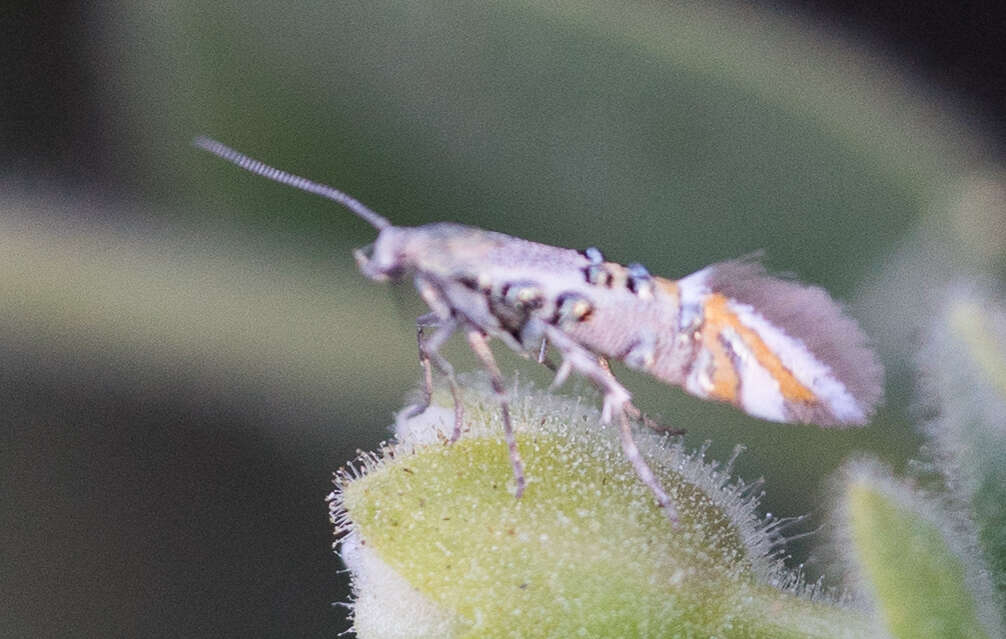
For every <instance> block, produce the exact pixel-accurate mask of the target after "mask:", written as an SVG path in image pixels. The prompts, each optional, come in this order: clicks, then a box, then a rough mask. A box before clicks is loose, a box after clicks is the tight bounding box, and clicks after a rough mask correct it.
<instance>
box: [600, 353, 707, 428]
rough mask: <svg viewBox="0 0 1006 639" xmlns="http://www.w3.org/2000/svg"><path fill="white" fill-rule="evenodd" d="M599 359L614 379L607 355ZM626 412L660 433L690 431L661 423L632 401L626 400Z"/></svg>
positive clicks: (630, 416) (631, 417)
mask: <svg viewBox="0 0 1006 639" xmlns="http://www.w3.org/2000/svg"><path fill="white" fill-rule="evenodd" d="M597 361H598V363H599V364H600V365H601V368H603V369H604V370H606V371H607V372H608V375H610V376H611V377H612V379H614V377H615V374H614V373H612V372H611V363H610V362H608V359H607V358H606V357H598V358H597ZM602 390H603V389H602ZM625 413H626V414H627V415H628V416H629V418H630V419H631V420H632V421H634V422H639V423H640V424H642V425H643V426H646V427H647V428H649V429H650V430H655V431H657V432H658V433H664V434H667V435H671V436H678V435H684V434H686V433H687V432H688V431H687V430H685V429H684V428H672V427H670V426H668V425H667V424H661V423H660V422H658V421H657V420H655V419H653V418H652V417H650V416H649V415H647V414H646V413H644V412H643V411H642V410H640V409H639V408H638V407H637V406H636V405H635V404H633V403H632V402H631V401H628V402H625Z"/></svg>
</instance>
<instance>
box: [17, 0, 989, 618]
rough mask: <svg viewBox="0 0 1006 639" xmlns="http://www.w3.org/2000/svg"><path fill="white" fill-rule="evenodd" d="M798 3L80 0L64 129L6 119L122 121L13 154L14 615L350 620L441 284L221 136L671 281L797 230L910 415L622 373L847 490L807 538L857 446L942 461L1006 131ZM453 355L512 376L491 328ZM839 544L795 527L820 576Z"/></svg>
mask: <svg viewBox="0 0 1006 639" xmlns="http://www.w3.org/2000/svg"><path fill="white" fill-rule="evenodd" d="M784 13H786V12H785V11H783V10H781V8H780V5H776V6H775V7H774V8H761V9H758V8H754V7H752V6H749V5H743V6H741V5H720V4H700V5H687V6H678V5H671V4H664V3H630V4H624V5H623V4H621V3H619V4H614V3H610V4H609V3H602V2H586V1H585V2H548V3H545V2H507V3H494V4H491V5H483V4H480V3H470V4H467V3H466V4H456V3H432V2H421V3H418V2H417V3H405V2H385V1H384V0H374V1H372V2H367V3H320V2H319V3H311V2H304V3H296V4H276V3H240V2H220V3H213V4H212V5H206V4H203V3H196V2H181V3H173V4H166V5H161V4H157V3H121V4H120V3H107V4H102V5H101V6H100V7H97V8H90V9H87V10H83V9H81V10H80V11H79V12H78V13H73V14H72V16H71V17H72V20H73V28H72V29H70V30H69V31H70V32H71V33H72V35H73V38H72V41H66V42H53V43H52V46H55V47H59V46H67V47H71V48H72V50H73V51H74V52H76V53H78V54H79V55H77V56H74V57H73V61H72V64H71V65H70V66H67V67H59V68H58V69H56V70H55V71H56V72H55V73H52V71H53V69H48V68H47V67H45V66H44V65H39V66H38V68H36V69H34V70H33V68H32V66H31V65H30V64H29V65H27V66H25V67H24V71H23V72H22V73H20V74H16V73H15V74H12V75H10V76H8V80H9V81H14V82H22V83H28V84H27V85H26V86H29V87H31V86H34V85H32V84H31V83H37V85H38V86H39V87H41V86H44V85H45V84H46V83H50V82H62V83H67V82H69V83H70V84H69V85H64V88H66V86H69V90H64V91H63V93H62V94H61V95H63V96H64V98H63V99H64V102H65V103H63V104H61V107H62V109H64V111H65V112H64V111H61V110H59V109H56V111H58V113H59V114H61V116H60V117H55V115H54V114H49V113H47V112H43V113H36V114H31V115H34V116H36V117H26V116H24V115H23V113H22V112H21V111H17V110H16V109H15V110H12V111H11V112H10V113H14V114H15V115H16V117H15V116H12V117H7V118H5V120H4V123H3V126H4V133H5V136H9V139H12V140H22V141H23V140H25V139H42V140H51V139H56V138H58V137H59V134H60V132H61V131H62V130H63V129H66V130H68V131H71V130H72V131H76V132H80V131H84V132H85V134H84V135H81V136H79V138H75V140H76V141H75V142H74V141H71V142H68V143H67V144H66V145H65V146H61V147H59V149H57V150H54V149H49V152H48V153H40V154H38V156H30V155H18V154H16V153H8V154H7V155H0V161H3V163H4V164H3V165H0V209H2V211H3V214H2V216H0V343H2V347H0V358H2V360H0V380H2V383H0V406H2V411H0V413H2V415H3V423H4V427H3V438H4V439H3V442H2V444H3V446H2V450H0V462H2V468H3V469H4V470H3V477H2V488H0V491H2V493H0V494H2V500H3V505H4V511H5V520H7V521H5V523H4V525H3V527H2V530H0V541H2V547H3V548H4V551H5V552H4V556H3V559H2V561H3V562H4V563H5V564H6V565H5V567H4V568H3V573H4V578H3V580H2V582H3V583H2V584H0V589H3V590H5V591H6V592H5V599H6V600H7V601H8V604H6V605H5V608H6V612H5V614H4V615H3V617H2V619H0V634H3V635H4V636H36V637H38V636H145V637H150V636H335V635H336V634H337V633H338V632H340V631H341V630H343V629H345V628H346V626H347V622H346V621H345V619H344V616H345V611H344V610H343V609H342V608H340V607H333V606H331V605H330V604H331V602H335V601H340V600H345V599H346V597H347V596H348V584H347V580H346V577H345V575H342V574H340V569H341V566H340V564H339V562H338V559H337V558H336V557H335V556H334V555H333V554H332V552H331V549H330V546H331V542H332V541H333V540H332V537H331V530H330V525H329V523H328V520H327V510H326V506H325V503H324V501H323V500H324V497H325V495H326V494H327V492H328V491H329V488H330V484H329V480H330V473H331V472H332V471H333V470H335V469H336V468H337V467H338V466H340V465H341V464H343V463H345V462H346V461H348V460H349V459H351V458H352V457H353V456H354V451H355V450H356V449H358V448H360V449H372V448H374V446H375V444H376V443H377V442H378V441H380V440H381V439H383V438H385V437H387V436H388V430H387V424H389V423H390V421H391V416H392V413H393V412H394V411H395V410H396V409H398V408H399V407H400V406H401V405H402V401H403V397H404V395H405V393H406V392H407V391H409V390H410V389H411V388H412V387H413V386H414V385H415V384H416V383H417V382H418V377H419V369H418V366H417V363H416V354H415V335H414V318H415V317H416V316H417V315H419V314H421V313H422V312H424V311H423V308H422V306H421V304H420V302H419V301H418V300H417V299H416V296H415V295H414V293H413V291H412V290H411V287H409V286H408V285H405V286H398V287H388V286H381V285H377V284H372V283H370V282H368V281H366V280H364V279H363V278H362V276H360V275H359V274H358V273H357V272H356V270H355V266H354V264H353V260H352V257H351V254H350V252H351V249H352V248H354V247H357V246H360V245H363V244H366V243H368V242H369V241H370V240H371V238H372V237H373V232H372V229H371V228H370V227H369V226H367V225H366V224H365V223H363V222H362V221H360V220H357V219H355V218H353V217H351V216H349V215H348V214H346V213H344V212H343V211H342V210H341V209H339V208H337V207H335V206H334V205H332V204H331V203H328V202H325V201H321V200H320V199H318V198H316V197H313V196H310V195H307V194H303V193H298V192H296V191H293V190H291V189H288V188H284V187H281V186H278V185H276V184H273V183H270V182H267V181H265V180H262V179H259V178H255V177H253V176H250V175H248V174H246V173H243V172H241V171H239V170H237V169H235V168H234V167H232V166H230V165H228V164H226V163H224V162H222V161H220V160H218V159H215V158H213V157H211V156H209V155H207V154H204V153H200V152H198V151H196V150H194V149H193V148H191V147H190V146H189V142H190V140H191V138H192V137H193V136H194V135H198V134H205V135H209V136H212V137H216V138H218V139H220V140H222V141H224V142H225V143H227V144H229V145H231V146H234V147H236V148H238V149H240V150H242V151H244V152H246V153H249V154H251V155H253V156H255V157H258V158H260V159H262V160H265V161H267V162H269V163H271V164H274V165H276V166H279V167H281V168H285V169H287V170H290V171H292V172H295V173H299V174H301V175H304V176H307V177H310V178H313V179H316V180H319V181H322V182H328V183H331V184H333V185H334V186H337V187H338V188H341V189H344V190H346V191H348V192H349V193H351V194H353V195H355V196H356V197H358V198H359V199H361V200H362V201H364V202H366V203H367V204H368V205H370V206H371V207H373V208H374V209H376V210H377V211H379V212H382V213H383V214H384V215H386V216H388V217H389V218H391V219H392V220H393V221H394V222H396V223H398V224H402V225H410V224H421V223H425V222H430V221H438V220H452V221H457V222H461V223H466V224H472V225H476V226H481V227H486V228H490V229H493V230H498V231H502V232H505V233H509V234H512V235H517V236H521V237H525V238H528V239H533V240H536V241H540V242H545V243H549V244H556V245H560V246H567V247H576V248H582V247H586V246H592V245H596V246H598V247H600V248H601V249H602V250H603V251H604V252H605V254H606V256H608V257H609V258H610V259H614V260H617V261H621V262H629V261H639V262H642V263H643V264H645V265H646V266H647V267H648V268H649V269H650V270H651V271H653V272H654V273H658V274H661V275H666V276H669V277H680V276H683V275H685V274H687V273H689V272H691V271H694V270H697V269H699V268H701V267H702V266H704V265H706V264H708V263H710V262H713V261H717V260H721V259H726V258H731V257H737V256H742V255H746V254H749V253H751V252H753V251H757V250H762V249H763V250H764V251H765V256H766V258H765V259H766V263H767V264H768V265H769V267H770V268H772V269H773V270H776V271H783V272H790V273H793V274H795V275H797V276H798V277H799V278H800V279H802V280H804V281H807V282H813V283H816V284H820V285H822V286H824V287H826V288H827V289H828V290H829V291H831V292H832V294H833V295H835V296H836V297H838V298H840V299H842V300H844V301H846V302H847V303H848V304H849V308H850V312H851V313H852V314H853V315H855V316H856V317H857V318H858V319H860V321H861V322H862V324H863V325H864V327H865V328H866V329H867V331H868V333H869V334H870V335H871V336H872V337H873V339H874V340H875V342H876V343H877V346H878V348H879V350H880V352H881V353H882V355H883V358H884V360H885V363H886V365H887V367H888V370H889V376H888V402H887V404H886V406H885V407H884V408H883V409H882V410H881V412H880V414H879V415H878V417H877V419H876V420H875V422H874V423H873V424H871V425H870V426H869V427H868V428H866V429H858V430H850V431H824V430H820V429H817V428H813V427H797V426H784V425H775V424H766V423H763V422H760V421H758V420H754V419H751V418H748V417H745V416H743V415H740V414H739V413H738V412H737V411H735V410H732V409H730V408H729V407H724V406H719V405H712V404H708V403H705V402H701V401H698V400H695V399H692V398H689V397H686V396H685V395H684V394H683V393H681V392H680V391H679V390H677V389H668V388H667V387H664V386H662V385H660V384H658V383H656V382H653V381H652V380H649V379H646V378H644V377H642V376H640V375H636V374H631V373H628V372H625V371H622V375H623V377H624V381H626V382H627V384H628V386H629V388H630V389H632V390H633V391H634V392H635V393H636V396H637V398H638V403H639V404H640V405H641V406H642V407H643V408H644V409H645V410H647V411H649V412H651V413H654V414H659V415H662V416H663V417H664V418H665V419H666V420H667V421H669V422H670V423H672V424H674V425H676V426H682V427H686V428H688V430H689V434H688V436H687V438H686V441H687V442H688V443H689V444H690V445H692V446H699V445H701V444H702V443H703V442H704V441H705V440H710V441H711V442H712V444H711V446H710V449H709V456H710V457H711V458H714V459H725V458H727V457H728V456H729V455H730V451H731V450H732V448H733V447H734V445H735V444H737V443H743V444H745V445H746V446H747V447H748V452H747V453H745V454H744V455H743V456H742V457H741V458H740V461H739V462H738V464H737V471H738V474H739V475H740V476H742V477H744V478H746V479H749V480H753V479H756V478H758V477H764V478H765V490H766V493H767V494H766V497H765V500H764V509H765V510H766V511H767V512H771V513H773V515H775V516H779V517H789V516H797V515H801V514H804V513H810V514H811V515H812V517H811V520H810V522H809V523H808V524H806V525H805V526H803V528H801V529H795V530H794V533H798V532H803V531H813V530H815V529H816V528H817V527H819V526H821V525H822V524H824V523H825V521H826V517H825V514H826V511H827V507H826V496H827V477H828V475H829V474H830V473H831V472H832V471H833V470H834V469H835V468H836V467H837V466H838V464H839V463H840V461H841V460H842V459H844V458H847V457H848V456H850V455H854V454H855V453H856V451H865V450H871V451H875V452H876V453H877V454H879V455H880V456H881V457H883V458H884V459H886V460H888V461H890V462H891V463H892V464H894V465H895V466H896V467H898V468H902V469H903V468H905V467H906V466H908V465H909V460H910V459H912V458H913V457H914V456H916V455H917V452H918V447H919V444H920V441H921V440H920V438H919V437H918V435H917V434H916V431H915V430H914V429H913V426H912V423H913V422H916V421H918V420H919V419H920V418H922V417H924V416H922V415H919V414H918V411H917V410H916V411H913V409H912V408H911V406H912V401H913V400H912V388H913V383H912V379H911V365H910V360H911V357H912V354H913V352H914V351H915V349H916V348H917V347H918V339H917V327H918V326H919V324H920V323H921V320H923V319H925V317H926V314H927V311H928V309H930V308H931V305H932V303H933V300H934V299H935V297H936V296H937V295H938V294H939V292H940V290H941V288H942V286H943V285H944V284H946V283H947V282H949V281H951V280H954V279H956V278H959V277H965V278H974V277H984V278H990V279H993V280H994V279H996V278H998V277H999V276H1000V275H1001V271H1002V266H1003V263H1002V259H1001V256H1002V252H1003V251H1002V249H1003V247H1004V245H1006V229H1004V228H1003V223H1002V213H1003V205H1004V202H1006V190H1004V180H1003V175H1004V174H1003V172H1002V164H1001V155H1000V148H999V147H998V146H997V142H998V140H997V139H996V138H991V139H990V138H989V137H988V136H986V135H985V133H984V131H986V130H990V129H995V126H996V125H995V122H994V118H992V119H991V120H990V119H983V117H982V116H978V115H975V112H974V111H973V110H972V108H971V106H969V105H970V103H967V102H965V101H951V100H949V99H948V98H946V97H945V96H942V95H941V94H940V93H938V91H937V90H936V89H934V88H932V87H931V86H928V85H927V84H926V83H925V82H923V81H921V80H920V79H919V78H916V77H913V76H909V75H906V74H905V73H903V72H901V71H899V69H898V67H896V66H894V64H893V63H892V62H891V60H889V59H888V58H884V57H881V56H880V55H879V54H878V53H876V49H873V48H871V47H869V46H867V45H865V44H864V43H863V42H862V41H858V40H855V39H852V38H849V37H845V38H839V37H837V36H834V35H832V34H831V33H829V32H828V30H827V29H825V28H822V26H821V25H820V24H818V25H817V26H810V25H809V23H805V22H803V21H801V20H799V19H797V18H794V17H791V16H785V15H783V14H784ZM62 17H63V18H64V19H66V14H62ZM57 31H58V30H57ZM60 33H62V32H60ZM848 35H849V34H847V36H848ZM8 42H14V43H15V44H14V45H10V44H9V45H8V46H10V47H11V48H12V49H13V48H14V47H15V46H16V45H17V43H18V42H19V40H17V38H15V39H14V40H13V41H11V40H9V41H8ZM25 46H29V51H31V46H35V47H37V46H39V45H38V43H37V42H35V43H28V42H27V39H26V42H25ZM16 54H17V52H16V51H15V52H14V55H16ZM26 59H27V60H29V62H30V60H31V56H30V55H28V56H26ZM23 88H24V87H22V89H23ZM39 90H42V89H41V88H40V89H39ZM29 92H30V89H29ZM75 96H76V97H77V98H78V101H77V102H75ZM77 106H79V108H75V107H77ZM54 113H55V112H54ZM66 114H71V115H66ZM50 116H53V117H52V120H51V122H52V124H51V127H50V126H49V125H47V124H45V123H46V122H48V121H49V120H48V119H47V118H49V117H50ZM40 121H41V122H43V124H42V128H39V122H40ZM75 144H76V145H77V146H74V145H75ZM84 144H86V145H87V146H86V147H83V146H81V145H84ZM9 148H10V147H9ZM61 154H62V155H61ZM67 166H71V167H72V169H73V170H72V171H69V172H65V171H64V170H63V169H65V168H66V167H67ZM54 167H55V168H54ZM60 167H62V168H60ZM66 175H71V176H72V177H70V178H67V177H66ZM445 353H446V355H447V356H448V358H449V359H451V360H452V361H454V362H455V365H456V366H457V367H458V368H459V369H461V370H467V369H472V368H474V367H475V363H474V359H473V358H472V357H471V356H470V355H469V354H468V353H467V352H466V349H465V348H464V345H463V344H461V343H452V344H451V345H450V346H448V347H447V348H446V349H445ZM497 353H498V355H499V358H500V361H501V366H502V368H503V369H504V371H507V372H513V371H518V374H519V375H520V376H521V377H522V378H532V379H536V380H540V381H541V382H543V383H547V380H548V378H549V376H548V375H547V374H546V372H543V371H540V370H537V369H536V368H534V367H533V366H532V365H531V364H529V363H528V362H525V361H523V360H520V359H519V358H517V357H515V356H513V355H511V354H508V353H504V352H503V351H502V350H500V349H497ZM566 392H570V390H568V389H567V391H566ZM826 538H827V532H826V531H821V532H817V533H814V534H811V535H810V536H808V537H805V538H803V539H801V540H799V541H798V542H796V543H794V544H793V546H792V547H791V549H790V552H791V553H792V555H793V558H792V563H793V564H794V565H796V564H799V563H803V562H805V561H808V560H809V561H810V562H811V563H810V565H809V566H808V574H809V575H810V576H811V577H812V578H816V576H817V575H818V574H820V573H821V572H822V571H824V572H826V570H824V569H823V567H822V565H821V563H820V561H818V560H819V553H818V550H817V548H819V547H820V546H821V545H822V543H823V541H824V540H825V539H826ZM827 583H837V582H835V581H828V582H827Z"/></svg>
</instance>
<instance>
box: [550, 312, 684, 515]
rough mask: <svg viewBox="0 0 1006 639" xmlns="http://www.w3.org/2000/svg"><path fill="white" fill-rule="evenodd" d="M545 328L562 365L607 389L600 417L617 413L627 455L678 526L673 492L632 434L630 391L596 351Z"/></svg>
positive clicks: (638, 474) (609, 419) (561, 333)
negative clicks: (644, 454) (665, 486)
mask: <svg viewBox="0 0 1006 639" xmlns="http://www.w3.org/2000/svg"><path fill="white" fill-rule="evenodd" d="M546 331H547V334H548V338H549V341H550V342H551V343H552V345H553V346H555V347H556V349H558V350H559V352H561V353H562V356H563V361H562V367H561V368H562V369H569V370H575V371H576V372H578V373H580V374H581V375H584V376H585V377H586V378H587V379H589V380H590V381H591V382H593V383H594V384H595V385H596V386H597V387H598V388H600V389H601V392H602V393H604V408H603V410H602V411H601V420H602V421H604V422H606V423H610V422H611V418H612V417H613V416H616V415H617V417H618V420H619V439H620V440H621V443H622V450H623V451H624V452H625V457H626V458H627V459H628V460H629V463H631V464H632V467H633V469H634V470H635V471H636V475H637V476H639V479H640V480H641V481H642V482H643V483H644V484H646V486H647V488H649V489H650V492H651V493H653V496H654V498H655V499H656V500H657V504H658V505H659V506H660V508H661V509H663V511H664V514H665V515H667V518H668V519H669V520H670V521H671V524H672V525H674V526H677V524H678V510H677V508H675V506H674V502H673V501H672V500H671V498H670V496H668V494H667V493H666V492H664V489H663V487H662V486H661V485H660V482H659V481H658V480H657V477H656V475H654V474H653V470H652V469H651V468H650V466H649V464H647V463H646V460H645V459H644V458H643V454H642V453H640V452H639V447H638V446H636V440H635V439H634V438H633V436H632V424H631V422H630V421H629V415H628V414H627V412H626V410H625V407H626V404H629V403H630V400H631V398H632V397H631V395H630V394H629V391H627V390H626V389H625V387H624V386H622V385H621V384H620V383H619V381H618V380H617V379H615V376H614V375H612V374H611V370H610V369H608V368H607V367H606V366H602V365H601V362H599V361H598V358H597V357H596V356H595V355H594V354H593V353H591V352H590V351H588V350H587V349H585V348H583V347H582V346H580V345H579V344H577V343H576V342H575V341H573V339H572V338H571V337H569V336H568V335H566V334H565V333H564V332H562V331H561V330H560V329H558V328H556V327H554V326H550V327H548V328H547V329H546Z"/></svg>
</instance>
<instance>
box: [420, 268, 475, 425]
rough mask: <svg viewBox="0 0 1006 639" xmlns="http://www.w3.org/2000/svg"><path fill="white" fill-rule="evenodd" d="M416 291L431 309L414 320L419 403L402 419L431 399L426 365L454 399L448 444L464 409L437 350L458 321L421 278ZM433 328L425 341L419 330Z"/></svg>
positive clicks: (450, 372) (461, 421)
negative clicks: (420, 375)
mask: <svg viewBox="0 0 1006 639" xmlns="http://www.w3.org/2000/svg"><path fill="white" fill-rule="evenodd" d="M416 289H417V290H418V291H419V295H420V296H421V297H422V298H423V301H425V302H426V303H427V305H429V307H430V308H431V309H432V311H431V312H430V313H427V314H426V315H422V316H420V317H419V318H418V319H416V342H417V345H418V347H419V362H420V364H421V365H422V367H423V403H422V405H417V406H413V407H411V408H409V409H408V412H407V413H406V417H414V416H415V415H419V414H420V413H422V412H423V411H425V410H426V409H427V408H429V406H430V401H431V399H432V396H433V372H432V371H431V367H430V364H431V362H432V364H433V366H436V367H437V370H439V371H440V372H441V373H442V374H443V375H444V376H445V377H446V378H447V384H448V386H449V387H450V389H451V397H452V398H453V399H454V429H453V430H452V432H451V439H450V441H451V442H452V443H453V442H456V441H457V440H458V439H459V438H460V437H461V429H462V427H463V425H464V417H465V409H464V405H463V404H462V403H461V389H460V387H459V386H458V382H457V379H456V377H455V375H454V367H453V366H451V363H450V362H448V361H447V360H446V359H445V358H444V357H443V355H441V354H440V352H439V351H440V347H441V346H443V345H444V343H446V342H447V340H448V339H450V337H451V335H453V334H454V331H455V330H457V328H458V320H457V318H456V317H455V316H454V313H453V312H452V311H451V308H450V306H449V305H448V304H447V302H446V301H445V300H444V299H443V297H442V296H441V295H440V293H439V292H438V291H437V288H436V287H435V286H434V285H433V284H432V283H431V282H429V281H427V280H426V279H424V278H421V277H417V278H416ZM427 327H436V331H435V332H434V333H433V335H432V336H430V338H429V339H425V338H424V335H423V328H427Z"/></svg>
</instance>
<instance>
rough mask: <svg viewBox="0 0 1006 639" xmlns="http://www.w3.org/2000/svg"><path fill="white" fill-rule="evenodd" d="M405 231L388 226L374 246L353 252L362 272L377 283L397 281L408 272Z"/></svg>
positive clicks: (378, 235)
mask: <svg viewBox="0 0 1006 639" xmlns="http://www.w3.org/2000/svg"><path fill="white" fill-rule="evenodd" d="M406 239H407V238H406V237H405V234H404V233H403V229H399V228H395V227H394V226H388V227H386V228H384V229H383V230H382V231H381V232H380V233H378V234H377V239H376V240H374V243H373V244H368V245H367V246H364V247H363V248H359V249H356V250H355V251H353V257H354V258H356V264H357V266H359V267H360V272H361V273H363V274H364V275H365V276H366V277H368V278H370V279H372V280H374V281H377V282H386V281H389V280H391V281H397V280H400V279H402V277H404V276H405V274H406V273H407V272H408V270H409V268H408V261H407V258H406V251H405V242H406Z"/></svg>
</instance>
